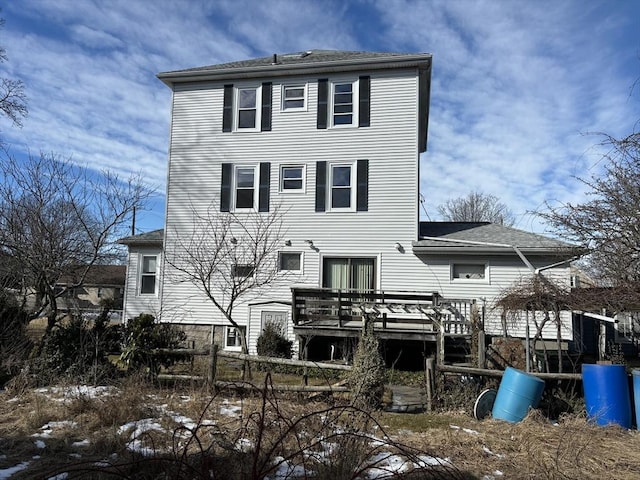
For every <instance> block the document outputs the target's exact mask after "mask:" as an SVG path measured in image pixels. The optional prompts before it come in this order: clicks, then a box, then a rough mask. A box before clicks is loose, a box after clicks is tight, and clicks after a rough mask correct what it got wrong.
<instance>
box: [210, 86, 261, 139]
mask: <svg viewBox="0 0 640 480" xmlns="http://www.w3.org/2000/svg"><path fill="white" fill-rule="evenodd" d="M272 95H273V85H272V84H271V82H263V83H262V84H261V85H259V86H257V85H239V86H238V85H234V84H231V83H230V84H227V85H225V86H224V96H223V100H222V131H223V132H234V131H235V132H243V131H245V132H246V131H248V132H258V131H262V132H268V131H271V113H272V108H271V102H272Z"/></svg>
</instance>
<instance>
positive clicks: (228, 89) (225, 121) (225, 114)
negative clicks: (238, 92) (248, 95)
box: [222, 85, 233, 132]
mask: <svg viewBox="0 0 640 480" xmlns="http://www.w3.org/2000/svg"><path fill="white" fill-rule="evenodd" d="M232 123H233V85H225V86H224V99H223V107H222V131H223V132H230V131H231V124H232Z"/></svg>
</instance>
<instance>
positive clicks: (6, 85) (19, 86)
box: [0, 18, 27, 127]
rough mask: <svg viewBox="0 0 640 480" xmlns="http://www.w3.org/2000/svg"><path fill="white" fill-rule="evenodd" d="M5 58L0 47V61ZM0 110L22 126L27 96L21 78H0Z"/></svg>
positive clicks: (15, 123) (25, 112) (0, 19)
mask: <svg viewBox="0 0 640 480" xmlns="http://www.w3.org/2000/svg"><path fill="white" fill-rule="evenodd" d="M3 26H4V18H0V28H2V27H3ZM7 60H8V57H7V52H6V50H5V49H4V48H3V47H0V63H2V62H6V61H7ZM0 112H2V114H3V115H4V116H5V117H7V118H9V119H10V120H11V121H12V122H13V124H14V125H16V126H18V127H20V126H22V118H23V117H26V116H27V97H26V95H25V93H24V84H23V83H22V81H21V80H13V79H10V78H5V77H2V78H0Z"/></svg>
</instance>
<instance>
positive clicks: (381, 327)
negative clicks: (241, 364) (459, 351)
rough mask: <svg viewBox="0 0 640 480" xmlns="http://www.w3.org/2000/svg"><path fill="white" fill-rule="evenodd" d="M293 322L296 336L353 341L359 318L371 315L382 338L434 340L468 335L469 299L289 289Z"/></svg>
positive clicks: (378, 292)
mask: <svg viewBox="0 0 640 480" xmlns="http://www.w3.org/2000/svg"><path fill="white" fill-rule="evenodd" d="M292 296H293V298H292V319H293V324H294V330H295V332H296V333H297V334H298V335H302V336H304V335H321V336H331V337H353V336H357V335H358V334H359V332H360V331H361V330H362V325H363V322H362V320H363V316H364V315H369V316H373V317H374V319H375V320H374V329H375V331H376V333H377V334H378V336H379V337H380V338H384V339H399V340H423V341H436V340H437V339H438V335H440V334H443V335H445V336H461V337H467V336H470V335H471V318H470V317H471V309H472V306H473V301H471V300H448V299H444V298H443V297H441V296H440V295H438V294H437V293H425V292H407V291H405V292H402V291H394V292H389V291H368V292H361V291H348V290H332V289H326V288H292Z"/></svg>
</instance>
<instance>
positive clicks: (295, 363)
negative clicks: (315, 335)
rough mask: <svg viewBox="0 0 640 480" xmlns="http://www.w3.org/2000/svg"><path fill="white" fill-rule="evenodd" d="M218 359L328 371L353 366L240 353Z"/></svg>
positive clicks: (222, 355)
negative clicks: (233, 359) (224, 358)
mask: <svg viewBox="0 0 640 480" xmlns="http://www.w3.org/2000/svg"><path fill="white" fill-rule="evenodd" d="M218 357H226V358H235V359H238V360H248V361H250V362H258V363H274V364H277V365H292V366H295V367H304V366H307V367H311V368H320V369H327V370H351V368H352V367H351V365H340V364H333V363H319V362H310V361H305V360H293V359H290V358H275V357H264V356H260V355H247V354H245V353H238V352H225V351H219V352H218Z"/></svg>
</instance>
